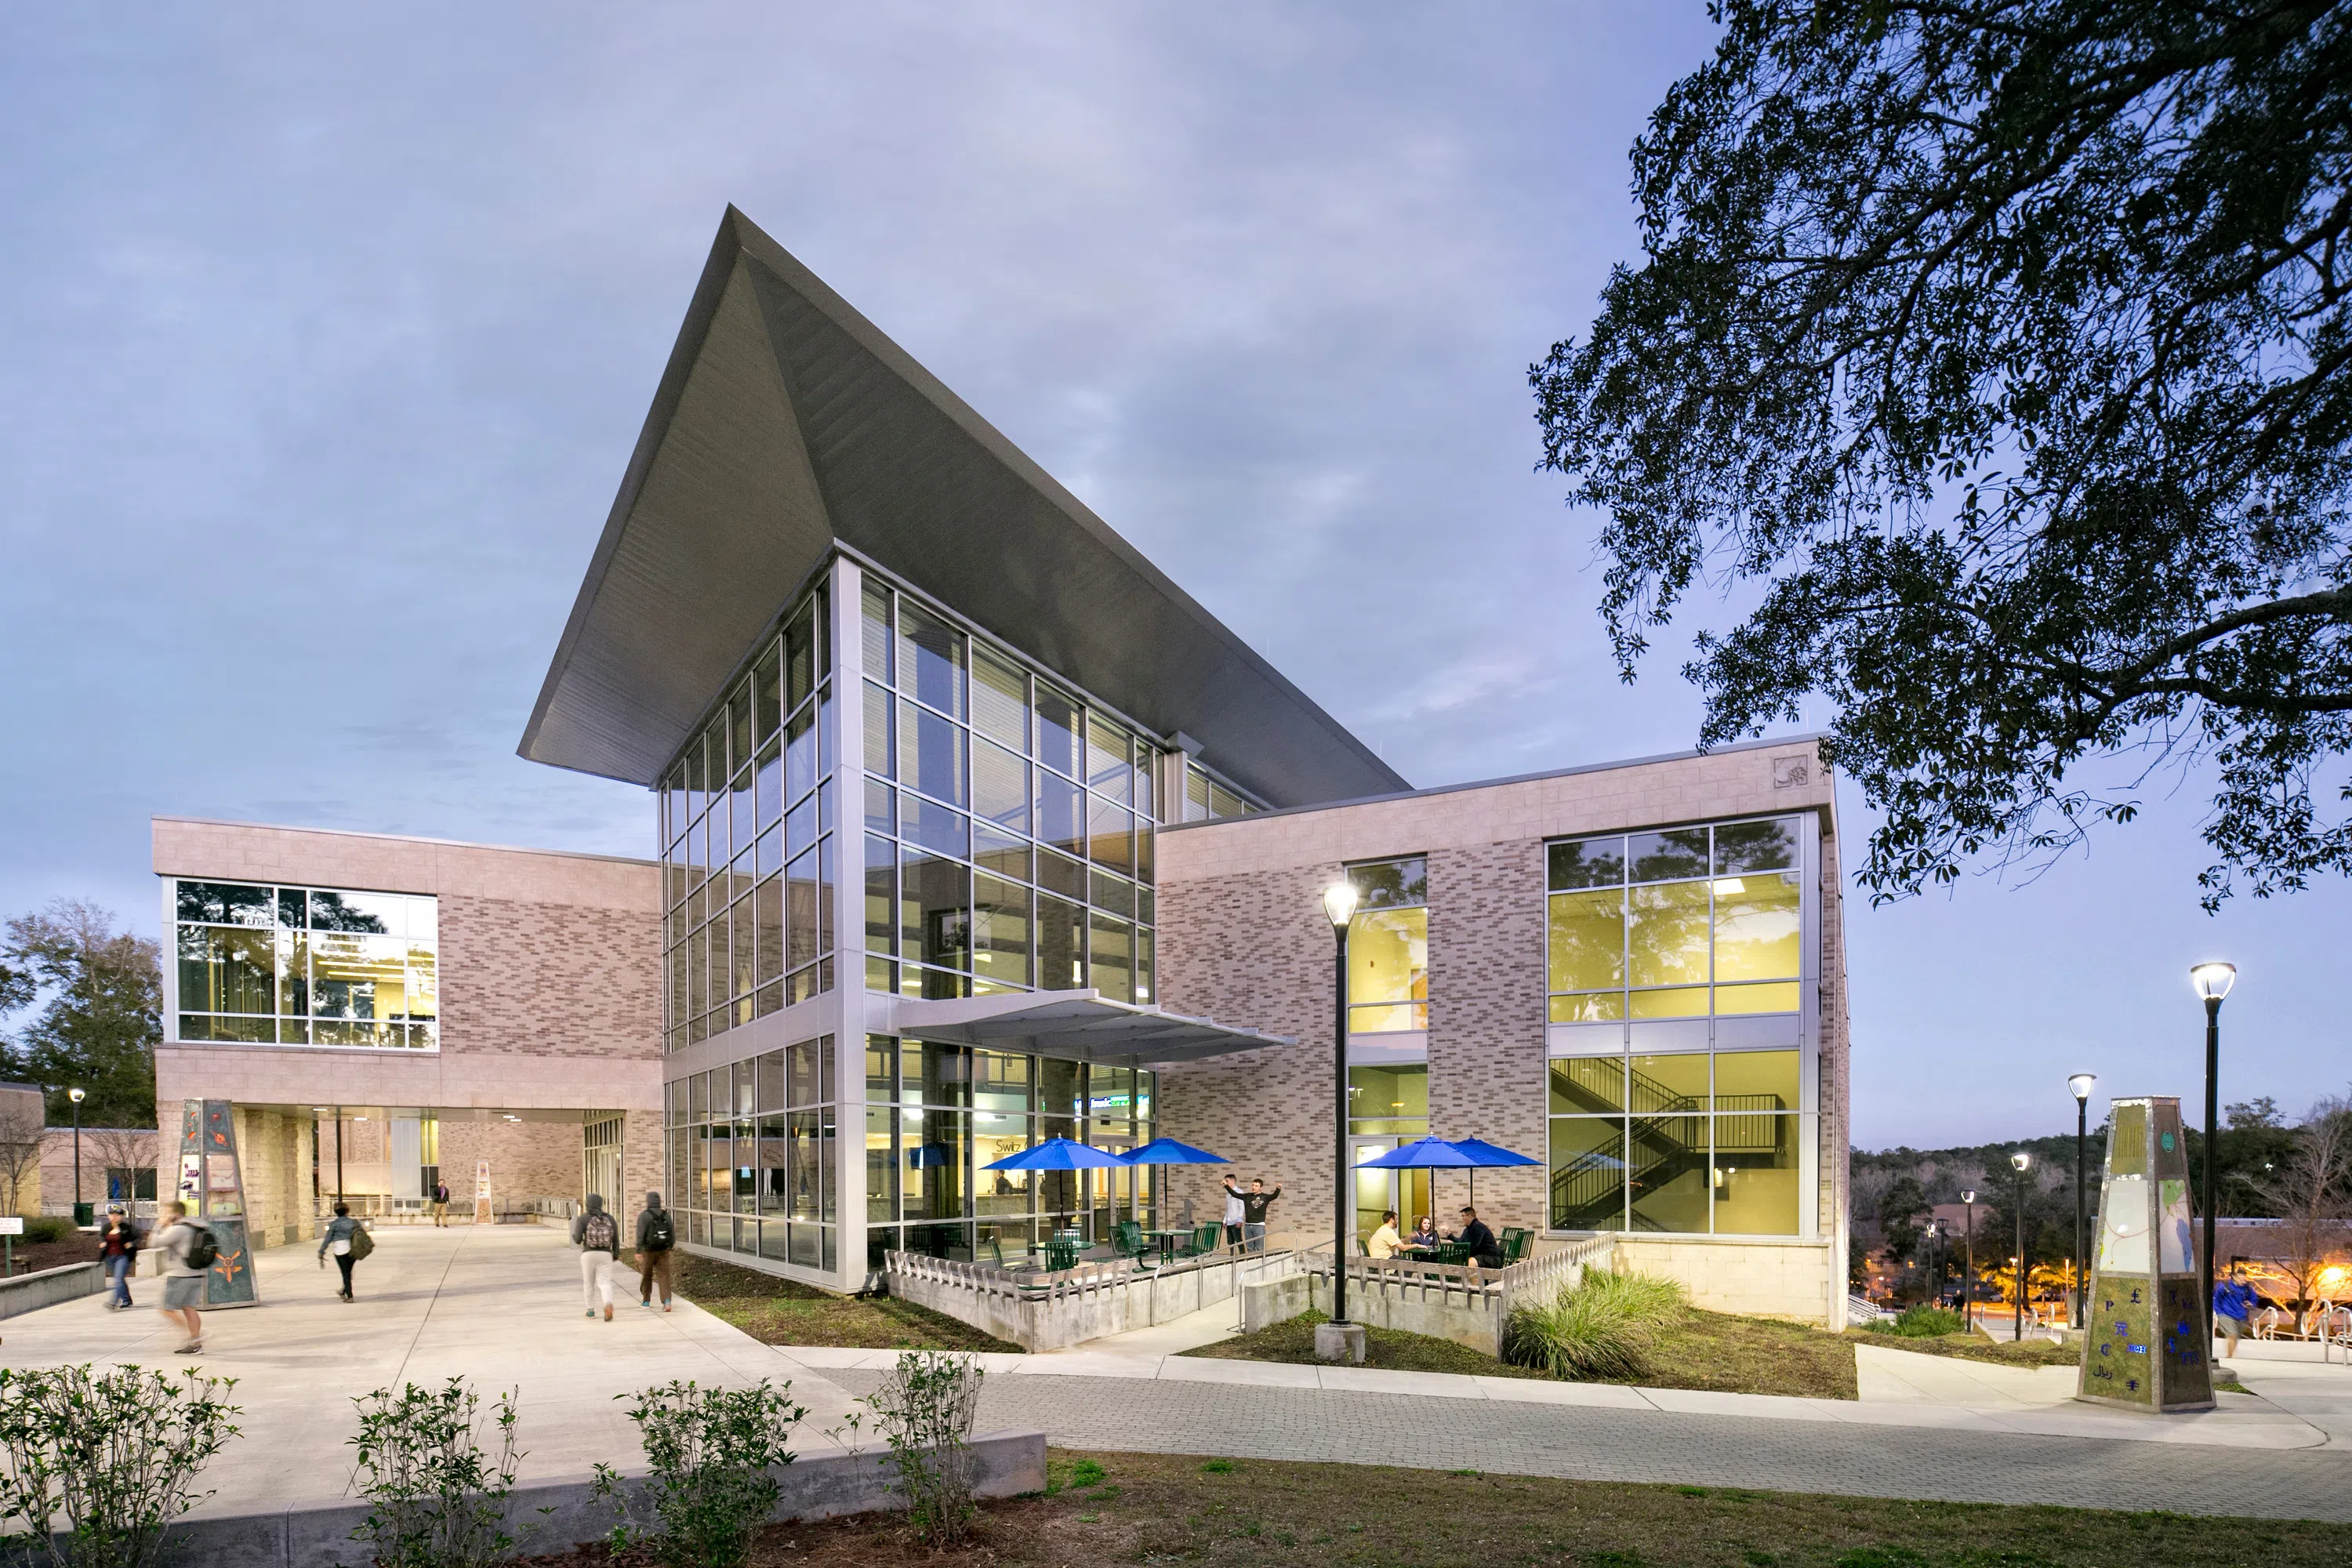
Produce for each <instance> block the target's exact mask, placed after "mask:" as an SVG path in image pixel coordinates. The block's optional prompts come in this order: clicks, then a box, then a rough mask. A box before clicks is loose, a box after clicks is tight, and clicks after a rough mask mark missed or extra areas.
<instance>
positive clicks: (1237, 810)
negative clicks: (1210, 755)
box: [1184, 758, 1260, 822]
mask: <svg viewBox="0 0 2352 1568" xmlns="http://www.w3.org/2000/svg"><path fill="white" fill-rule="evenodd" d="M1259 809H1260V807H1259V806H1258V805H1257V804H1256V803H1255V801H1252V800H1250V799H1249V798H1247V797H1246V796H1244V795H1243V794H1242V793H1241V791H1239V790H1237V789H1234V787H1233V786H1232V785H1230V784H1226V783H1225V782H1224V781H1223V779H1220V778H1217V777H1216V776H1214V775H1213V774H1212V773H1209V771H1208V770H1207V769H1205V768H1203V767H1202V766H1201V764H1200V763H1196V762H1193V761H1192V760H1191V759H1190V758H1187V759H1186V760H1185V763H1184V820H1185V821H1187V822H1208V821H1211V820H1213V819H1214V818H1216V817H1221V816H1248V815H1249V814H1250V813H1251V812H1253V811H1256V810H1259Z"/></svg>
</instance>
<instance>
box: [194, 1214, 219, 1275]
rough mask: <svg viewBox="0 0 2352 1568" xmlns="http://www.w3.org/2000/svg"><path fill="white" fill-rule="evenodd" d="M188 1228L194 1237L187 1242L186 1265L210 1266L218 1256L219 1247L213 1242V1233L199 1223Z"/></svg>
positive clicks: (195, 1266) (196, 1266)
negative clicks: (193, 1233)
mask: <svg viewBox="0 0 2352 1568" xmlns="http://www.w3.org/2000/svg"><path fill="white" fill-rule="evenodd" d="M189 1228H190V1229H192V1230H194V1232H195V1233H196V1234H195V1238H194V1240H192V1241H190V1242H189V1243H188V1267H189V1268H211V1267H212V1266H213V1264H214V1263H215V1262H216V1261H217V1260H218V1259H219V1258H220V1247H218V1246H217V1245H216V1244H215V1242H214V1240H213V1233H212V1232H211V1231H209V1230H206V1229H205V1227H204V1226H200V1225H196V1226H190V1227H189Z"/></svg>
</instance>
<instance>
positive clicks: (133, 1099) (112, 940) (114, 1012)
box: [0, 899, 163, 1127]
mask: <svg viewBox="0 0 2352 1568" xmlns="http://www.w3.org/2000/svg"><path fill="white" fill-rule="evenodd" d="M160 957H161V955H160V952H159V950H158V949H157V946H156V944H155V942H153V941H152V939H150V938H147V937H142V936H136V935H133V934H132V933H131V932H129V931H119V930H117V929H116V928H115V924H114V917H113V915H112V914H111V913H110V912H109V911H108V910H103V909H100V907H99V906H97V905H96V904H92V903H87V902H84V901H83V900H78V899H58V900H54V901H52V902H51V903H50V904H49V905H48V907H47V909H45V910H41V911H40V912H39V913H37V914H30V915H20V916H17V917H16V918H15V919H12V920H10V921H8V922H7V925H6V927H5V936H4V937H0V963H6V964H8V965H9V966H10V967H11V968H12V969H13V970H14V971H16V973H20V974H22V975H25V976H26V977H27V979H28V980H29V982H30V984H27V985H19V986H18V987H17V989H16V992H15V993H14V994H13V995H12V996H11V997H10V1001H11V1003H12V1005H13V1008H14V1010H19V1011H22V1010H30V1012H31V1014H32V1016H31V1019H30V1021H29V1022H28V1023H26V1025H25V1026H24V1027H23V1028H22V1029H21V1030H19V1031H18V1032H17V1033H16V1036H15V1037H13V1038H11V1039H8V1040H6V1041H5V1044H0V1076H5V1077H10V1078H19V1079H26V1080H29V1081H31V1082H34V1083H37V1084H39V1085H41V1086H42V1087H43V1088H44V1089H47V1091H48V1094H47V1100H48V1115H49V1123H50V1125H51V1126H63V1125H64V1124H65V1123H66V1122H67V1121H70V1120H71V1119H72V1115H73V1107H72V1105H71V1103H70V1102H69V1101H68V1099H67V1093H66V1091H67V1090H68V1089H73V1088H79V1089H84V1090H86V1091H87V1092H88V1095H89V1099H88V1100H85V1101H84V1102H83V1104H82V1108H81V1121H82V1125H84V1126H85V1127H152V1126H154V1125H155V1041H156V1040H157V1039H158V1038H159V1037H160V1036H161V1033H162V1026H163V974H162V971H161V968H160V967H159V965H160Z"/></svg>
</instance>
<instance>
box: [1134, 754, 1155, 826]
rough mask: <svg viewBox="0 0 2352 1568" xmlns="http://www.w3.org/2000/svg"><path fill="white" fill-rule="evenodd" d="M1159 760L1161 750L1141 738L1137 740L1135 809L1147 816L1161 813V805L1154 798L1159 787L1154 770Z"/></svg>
mask: <svg viewBox="0 0 2352 1568" xmlns="http://www.w3.org/2000/svg"><path fill="white" fill-rule="evenodd" d="M1159 761H1160V752H1159V751H1158V750H1157V749H1156V748H1154V747H1153V745H1152V744H1151V742H1149V741H1145V740H1141V739H1139V740H1138V741H1137V742H1135V809H1136V810H1137V811H1138V812H1139V813H1141V814H1142V815H1143V816H1147V817H1157V816H1159V815H1160V808H1159V805H1158V804H1157V803H1156V802H1155V801H1154V800H1153V798H1152V795H1153V791H1154V790H1155V789H1156V787H1157V786H1156V784H1154V783H1153V779H1154V776H1155V775H1154V773H1153V770H1154V769H1155V768H1156V767H1157V766H1158V765H1159Z"/></svg>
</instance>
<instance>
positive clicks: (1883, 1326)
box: [1864, 1304, 1968, 1340]
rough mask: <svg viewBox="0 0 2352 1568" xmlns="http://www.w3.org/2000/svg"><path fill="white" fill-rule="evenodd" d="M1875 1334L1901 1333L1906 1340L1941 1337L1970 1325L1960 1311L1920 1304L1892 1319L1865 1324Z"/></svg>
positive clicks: (1955, 1332) (1882, 1319)
mask: <svg viewBox="0 0 2352 1568" xmlns="http://www.w3.org/2000/svg"><path fill="white" fill-rule="evenodd" d="M1864 1326H1865V1327H1867V1328H1868V1329H1869V1330H1870V1331H1871V1332H1872V1333H1874V1334H1900V1335H1901V1336H1903V1338H1905V1339H1906V1340H1933V1339H1941V1338H1942V1337H1943V1336H1944V1335H1946V1334H1957V1333H1958V1332H1959V1331H1961V1330H1962V1329H1964V1328H1966V1327H1967V1326H1968V1325H1967V1324H1965V1323H1963V1322H1962V1321H1960V1315H1959V1314H1958V1312H1948V1311H1946V1310H1944V1309H1943V1308H1941V1307H1929V1306H1926V1305H1924V1304H1923V1305H1920V1306H1916V1307H1912V1308H1908V1309H1906V1310H1905V1311H1904V1313H1903V1315H1902V1316H1901V1317H1899V1318H1896V1319H1895V1320H1894V1321H1888V1320H1886V1319H1885V1318H1881V1319H1879V1320H1878V1321H1875V1322H1873V1323H1869V1324H1866V1325H1864Z"/></svg>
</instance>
